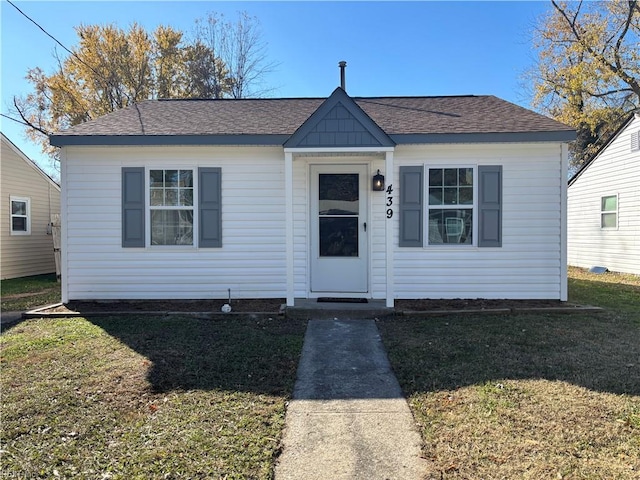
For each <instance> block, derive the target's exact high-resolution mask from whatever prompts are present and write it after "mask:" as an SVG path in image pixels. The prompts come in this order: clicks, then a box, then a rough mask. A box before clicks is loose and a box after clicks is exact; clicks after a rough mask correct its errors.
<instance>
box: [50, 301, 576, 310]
mask: <svg viewBox="0 0 640 480" xmlns="http://www.w3.org/2000/svg"><path fill="white" fill-rule="evenodd" d="M226 303H227V300H119V301H117V300H113V301H71V302H69V303H67V304H64V305H60V306H58V307H54V308H51V309H49V310H47V313H72V312H79V313H82V314H85V313H110V312H212V313H218V312H220V311H221V308H222V306H223V305H224V304H226ZM285 303H286V301H285V299H284V298H248V299H238V300H232V301H231V308H232V312H235V313H248V312H263V313H274V314H277V313H279V312H280V309H281V307H282V305H284V304H285ZM575 306H576V305H574V304H570V303H567V302H561V301H559V300H495V299H493V300H487V299H460V298H456V299H436V300H434V299H416V300H396V302H395V309H396V311H405V312H407V311H448V310H450V311H458V310H493V309H510V310H513V309H544V308H560V307H564V308H567V307H575Z"/></svg>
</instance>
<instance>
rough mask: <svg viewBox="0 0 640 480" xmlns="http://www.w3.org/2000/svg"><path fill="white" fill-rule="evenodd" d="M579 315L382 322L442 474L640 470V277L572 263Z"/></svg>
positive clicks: (598, 474)
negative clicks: (590, 309) (583, 309)
mask: <svg viewBox="0 0 640 480" xmlns="http://www.w3.org/2000/svg"><path fill="white" fill-rule="evenodd" d="M569 294H570V300H571V301H574V302H577V303H587V304H591V305H598V306H602V307H605V308H607V310H606V311H605V312H603V313H598V314H579V315H575V314H574V315H566V314H564V315H540V314H537V315H518V316H462V315H459V316H449V317H434V318H429V319H418V318H400V319H394V320H385V321H382V322H379V328H380V331H381V334H382V337H383V341H384V343H385V346H386V347H387V351H388V353H389V357H390V360H391V362H392V365H393V368H394V370H395V372H396V374H397V376H398V379H399V381H400V383H401V385H402V387H403V389H404V391H405V394H406V396H407V398H408V400H409V404H410V407H411V409H412V411H413V414H414V416H415V418H416V420H417V422H418V424H419V429H420V432H421V434H422V437H423V439H424V455H425V457H426V458H427V459H428V460H429V472H428V477H427V478H430V479H431V478H433V479H480V478H481V479H487V480H490V479H515V478H518V479H520V478H523V479H524V478H527V479H564V478H571V479H614V478H615V479H629V480H631V479H638V478H640V278H638V277H634V276H629V275H627V276H624V275H616V274H606V275H592V274H588V273H587V272H584V271H582V270H579V269H570V280H569Z"/></svg>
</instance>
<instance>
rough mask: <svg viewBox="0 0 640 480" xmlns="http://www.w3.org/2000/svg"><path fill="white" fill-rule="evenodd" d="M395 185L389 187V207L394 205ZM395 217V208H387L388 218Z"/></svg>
mask: <svg viewBox="0 0 640 480" xmlns="http://www.w3.org/2000/svg"><path fill="white" fill-rule="evenodd" d="M392 192H393V185H389V186H388V187H387V207H391V206H392V205H393V195H391V194H392ZM391 217H393V208H387V218H391Z"/></svg>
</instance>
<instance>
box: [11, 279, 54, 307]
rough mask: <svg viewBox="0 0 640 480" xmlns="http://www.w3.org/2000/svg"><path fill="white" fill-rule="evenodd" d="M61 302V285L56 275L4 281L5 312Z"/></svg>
mask: <svg viewBox="0 0 640 480" xmlns="http://www.w3.org/2000/svg"><path fill="white" fill-rule="evenodd" d="M58 302H60V283H58V282H57V281H56V275H55V273H53V274H49V275H35V276H33V277H22V278H11V279H9V280H2V305H1V306H0V308H2V310H3V311H22V310H29V309H32V308H35V307H40V306H42V305H50V304H52V303H58Z"/></svg>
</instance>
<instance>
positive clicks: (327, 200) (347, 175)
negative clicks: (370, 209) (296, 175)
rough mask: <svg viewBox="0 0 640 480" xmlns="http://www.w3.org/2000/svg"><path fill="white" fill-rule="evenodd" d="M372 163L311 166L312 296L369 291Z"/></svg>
mask: <svg viewBox="0 0 640 480" xmlns="http://www.w3.org/2000/svg"><path fill="white" fill-rule="evenodd" d="M367 173H368V169H367V166H366V165H312V166H311V212H310V214H311V245H310V247H311V293H327V294H336V295H338V296H339V295H341V294H345V296H346V294H352V293H360V294H361V293H367V292H368V291H369V271H368V264H369V260H368V259H369V242H368V240H367V235H368V233H367V232H368V230H370V226H369V225H367V220H368V217H367V204H368V202H367V192H368V189H367V186H368V182H367V178H368V176H367Z"/></svg>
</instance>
